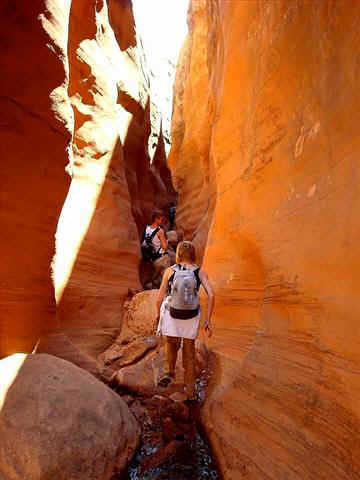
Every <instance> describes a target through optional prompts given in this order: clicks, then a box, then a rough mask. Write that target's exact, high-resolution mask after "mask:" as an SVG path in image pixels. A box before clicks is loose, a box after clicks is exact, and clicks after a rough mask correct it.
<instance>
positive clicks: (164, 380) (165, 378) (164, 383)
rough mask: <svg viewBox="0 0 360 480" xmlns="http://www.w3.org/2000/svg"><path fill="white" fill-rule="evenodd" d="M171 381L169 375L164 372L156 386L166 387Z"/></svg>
mask: <svg viewBox="0 0 360 480" xmlns="http://www.w3.org/2000/svg"><path fill="white" fill-rule="evenodd" d="M171 381H172V377H171V375H169V374H165V375H163V376H162V377H161V378H160V380H159V381H158V386H159V387H164V388H166V387H167V386H168V385H169V383H171Z"/></svg>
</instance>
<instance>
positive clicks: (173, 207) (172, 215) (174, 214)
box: [169, 202, 176, 230]
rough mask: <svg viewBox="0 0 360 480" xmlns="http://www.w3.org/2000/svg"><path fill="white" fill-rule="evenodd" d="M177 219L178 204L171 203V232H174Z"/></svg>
mask: <svg viewBox="0 0 360 480" xmlns="http://www.w3.org/2000/svg"><path fill="white" fill-rule="evenodd" d="M175 217H176V203H175V202H171V203H170V207H169V230H173V228H174V225H175Z"/></svg>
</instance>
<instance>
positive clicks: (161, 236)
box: [157, 228, 168, 251]
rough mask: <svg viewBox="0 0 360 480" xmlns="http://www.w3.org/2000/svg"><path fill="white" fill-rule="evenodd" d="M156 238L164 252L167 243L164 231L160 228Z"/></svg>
mask: <svg viewBox="0 0 360 480" xmlns="http://www.w3.org/2000/svg"><path fill="white" fill-rule="evenodd" d="M157 236H158V238H159V240H160V243H161V246H162V248H163V250H165V251H166V250H167V248H168V242H167V240H166V237H165V233H164V230H163V229H162V228H160V230H159V231H158V233H157Z"/></svg>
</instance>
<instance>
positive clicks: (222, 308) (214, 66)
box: [171, 0, 360, 480]
mask: <svg viewBox="0 0 360 480" xmlns="http://www.w3.org/2000/svg"><path fill="white" fill-rule="evenodd" d="M359 20H360V5H359V4H358V2H347V1H344V2H332V1H323V2H297V1H294V2H287V1H285V0H284V1H277V2H270V1H269V2H264V1H262V0H260V1H255V0H249V1H241V2H228V1H225V0H219V1H215V0H214V1H210V0H208V1H206V2H205V1H196V0H194V1H193V3H192V16H191V19H190V24H191V32H192V34H191V37H190V38H189V39H188V44H187V46H185V47H184V51H183V61H182V64H181V66H180V70H179V72H178V76H179V81H178V84H177V86H176V92H175V95H176V98H177V100H176V103H175V107H176V111H175V117H174V124H173V126H174V131H173V135H174V149H173V151H172V153H171V165H172V169H173V172H174V176H175V180H176V186H177V187H178V188H179V195H180V205H179V217H178V218H179V220H181V222H182V223H183V225H184V229H185V231H186V232H187V235H188V237H191V236H194V238H195V241H196V242H197V245H198V246H199V247H200V249H201V245H202V244H203V243H204V238H205V237H206V235H207V228H208V225H209V224H210V225H211V227H210V230H209V234H208V239H207V243H206V250H205V257H204V263H203V265H204V268H205V269H206V270H207V271H208V273H209V275H210V277H211V280H212V282H213V283H214V286H215V290H216V311H215V316H214V324H215V333H214V336H213V338H212V339H211V340H210V341H209V346H210V348H211V350H212V352H213V360H214V375H213V379H212V384H211V386H210V392H209V398H208V400H207V403H206V406H205V409H204V411H203V414H202V418H203V423H204V425H205V428H206V430H207V432H208V434H209V435H210V438H211V441H212V444H213V446H214V449H215V452H216V454H217V456H218V459H219V463H220V466H221V469H222V472H223V474H224V478H226V479H235V478H236V479H238V478H242V477H243V476H244V477H246V478H251V479H264V478H267V479H274V480H275V479H279V478H289V479H290V478H291V479H292V480H293V479H299V480H300V479H301V480H302V479H314V478H318V479H334V480H335V479H336V480H339V479H349V478H357V477H358V475H359V473H358V472H359V471H360V465H359V461H360V451H359V445H358V442H357V441H356V438H357V437H358V435H359V429H360V376H359V374H360V371H359V360H360V358H359V338H360V331H359V320H358V319H359V304H358V303H359V302H358V301H357V297H358V294H357V292H358V291H359V288H360V285H359V280H358V273H357V272H358V271H359V241H358V238H359V230H360V217H359V215H358V211H359V203H360V202H359V188H358V178H357V177H358V171H359V151H360V137H359V135H358V125H359V121H360V118H359V112H360V109H359V106H360V93H359V88H358V86H359V80H358V79H359V72H360V71H359V57H358V54H357V51H356V48H355V46H356V45H358V44H359V40H360V37H359V28H358V25H359ZM182 89H183V90H182ZM195 112H198V115H195ZM194 152H196V154H194ZM205 152H208V154H205ZM191 174H192V175H191ZM207 174H208V175H207ZM206 190H211V191H212V192H214V193H213V197H212V198H211V199H210V200H209V202H213V203H212V204H213V205H214V207H215V208H213V212H212V213H211V209H210V210H207V209H206V206H205V198H206V195H205V194H204V192H205V191H206ZM201 212H202V213H201ZM205 212H210V217H211V218H210V219H209V220H210V221H208V223H206V225H204V226H202V224H201V221H202V219H203V215H205ZM208 215H209V213H208Z"/></svg>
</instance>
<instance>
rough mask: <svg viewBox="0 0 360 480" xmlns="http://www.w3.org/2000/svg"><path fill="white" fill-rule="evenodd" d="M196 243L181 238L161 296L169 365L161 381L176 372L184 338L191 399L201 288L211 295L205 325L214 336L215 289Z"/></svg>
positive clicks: (160, 311) (161, 321) (161, 326)
mask: <svg viewBox="0 0 360 480" xmlns="http://www.w3.org/2000/svg"><path fill="white" fill-rule="evenodd" d="M195 261H196V254H195V247H194V245H193V244H192V243H191V242H188V241H184V242H180V243H179V245H178V247H177V250H176V264H175V265H173V266H171V267H169V268H167V269H166V270H165V272H164V275H163V279H162V282H161V286H160V290H159V294H158V298H157V310H158V319H159V323H158V327H157V333H158V334H162V335H164V336H165V368H164V375H163V376H162V377H161V378H160V380H159V385H160V386H163V387H166V386H167V385H168V384H169V383H170V382H171V381H172V380H173V379H174V376H175V364H176V359H177V353H178V350H179V348H180V345H181V341H182V342H183V366H184V369H185V385H186V390H187V395H188V400H190V401H194V400H195V399H196V397H195V339H196V337H197V334H198V330H199V323H200V304H199V288H200V286H201V285H202V286H203V287H204V290H205V292H206V293H207V295H208V305H207V313H206V317H205V320H204V323H203V328H204V329H205V331H207V333H208V335H209V336H211V334H212V329H211V322H210V321H211V316H212V313H213V309H214V301H215V297H214V292H213V289H212V286H211V284H210V281H209V278H208V276H207V274H206V272H205V271H204V270H203V269H200V268H199V267H198V266H197V265H196V264H195Z"/></svg>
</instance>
